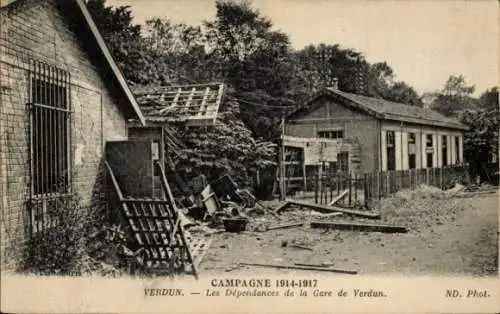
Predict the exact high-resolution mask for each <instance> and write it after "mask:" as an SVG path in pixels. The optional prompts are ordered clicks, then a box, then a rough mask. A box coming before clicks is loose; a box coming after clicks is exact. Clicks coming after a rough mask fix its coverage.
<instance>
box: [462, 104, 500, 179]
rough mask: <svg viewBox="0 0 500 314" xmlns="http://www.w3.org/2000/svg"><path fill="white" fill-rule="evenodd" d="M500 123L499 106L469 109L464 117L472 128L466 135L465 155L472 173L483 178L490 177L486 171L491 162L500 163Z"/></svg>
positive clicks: (464, 121)
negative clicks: (499, 142)
mask: <svg viewBox="0 0 500 314" xmlns="http://www.w3.org/2000/svg"><path fill="white" fill-rule="evenodd" d="M498 121H499V108H498V106H492V107H489V108H484V109H483V108H481V109H468V110H466V111H465V112H464V113H463V116H462V122H463V123H465V124H467V125H468V126H469V128H470V129H469V130H468V131H467V132H466V133H465V135H464V155H465V158H466V160H467V161H468V162H469V163H470V164H471V167H472V171H473V172H474V173H475V174H480V175H481V176H482V177H487V176H489V175H490V174H489V173H488V171H487V170H486V166H487V165H488V164H489V163H490V162H492V161H493V160H496V161H497V162H498V135H499V134H498V127H499V123H498Z"/></svg>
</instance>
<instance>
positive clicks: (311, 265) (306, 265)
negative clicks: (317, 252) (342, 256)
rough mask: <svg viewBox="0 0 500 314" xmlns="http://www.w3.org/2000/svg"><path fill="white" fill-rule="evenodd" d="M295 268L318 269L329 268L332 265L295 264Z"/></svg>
mask: <svg viewBox="0 0 500 314" xmlns="http://www.w3.org/2000/svg"><path fill="white" fill-rule="evenodd" d="M293 265H295V266H304V267H318V268H328V267H330V265H324V264H307V263H293Z"/></svg>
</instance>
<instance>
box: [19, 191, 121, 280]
mask: <svg viewBox="0 0 500 314" xmlns="http://www.w3.org/2000/svg"><path fill="white" fill-rule="evenodd" d="M52 204H53V207H52V208H50V209H48V212H47V213H46V215H47V217H51V219H55V221H56V223H55V224H54V225H53V226H52V227H50V228H46V229H45V230H43V231H40V232H37V233H35V234H33V235H32V236H31V237H30V239H29V240H28V241H27V243H26V246H25V250H24V254H23V261H22V263H21V272H25V273H33V274H38V275H73V276H74V275H95V274H97V275H110V274H111V275H113V276H115V275H116V274H117V273H121V270H122V269H124V268H125V266H126V265H124V263H123V262H122V257H121V256H120V253H121V252H123V251H124V246H125V244H124V243H125V241H123V237H122V236H121V235H123V234H124V233H123V232H122V231H121V230H120V228H119V227H118V226H115V225H112V224H110V223H109V222H107V221H106V214H105V213H106V212H105V211H106V208H105V207H104V206H102V205H99V204H94V205H92V206H89V207H84V206H82V205H81V202H80V198H79V197H78V196H76V195H72V196H69V197H64V198H59V199H57V200H56V201H55V202H54V203H52ZM111 233H112V235H111ZM117 234H118V235H119V236H116V235H117Z"/></svg>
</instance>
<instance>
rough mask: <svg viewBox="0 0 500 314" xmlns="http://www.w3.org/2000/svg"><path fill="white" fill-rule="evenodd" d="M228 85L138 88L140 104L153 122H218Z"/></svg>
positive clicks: (147, 117)
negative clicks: (218, 114)
mask: <svg viewBox="0 0 500 314" xmlns="http://www.w3.org/2000/svg"><path fill="white" fill-rule="evenodd" d="M224 90H225V86H224V84H221V83H210V84H196V85H179V86H161V87H151V86H146V87H134V95H135V97H136V98H137V102H138V103H139V106H140V108H141V110H142V112H143V114H144V116H145V117H146V121H150V122H159V123H164V122H185V123H186V124H187V125H192V126H196V125H212V124H214V123H215V120H216V118H217V113H218V111H219V107H220V104H221V102H222V98H223V96H224Z"/></svg>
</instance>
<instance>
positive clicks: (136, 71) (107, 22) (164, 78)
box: [87, 0, 170, 84]
mask: <svg viewBox="0 0 500 314" xmlns="http://www.w3.org/2000/svg"><path fill="white" fill-rule="evenodd" d="M87 8H88V9H89V12H90V13H91V14H92V17H93V19H94V21H95V23H96V25H97V27H98V28H99V31H100V32H101V34H102V36H103V38H104V40H105V41H106V44H107V46H108V48H109V50H110V52H111V53H112V54H113V57H114V59H115V61H116V63H117V64H118V66H119V67H120V69H121V70H122V72H123V74H124V75H125V77H126V79H127V80H128V81H129V82H132V83H136V84H150V83H152V82H156V83H166V82H169V81H170V76H169V75H168V73H169V71H168V68H167V67H166V65H165V62H164V59H163V58H162V57H161V56H159V55H158V54H155V53H154V51H152V50H151V49H149V48H148V45H147V43H146V41H145V40H144V38H143V37H142V36H141V27H140V26H139V25H134V24H133V23H132V18H133V16H132V11H131V10H130V7H129V6H121V7H118V8H115V7H112V6H106V5H105V0H89V1H88V2H87Z"/></svg>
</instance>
